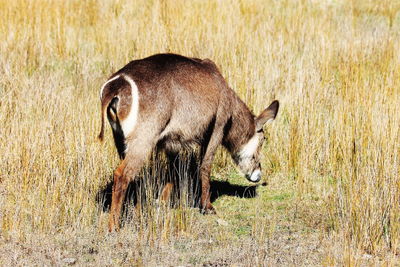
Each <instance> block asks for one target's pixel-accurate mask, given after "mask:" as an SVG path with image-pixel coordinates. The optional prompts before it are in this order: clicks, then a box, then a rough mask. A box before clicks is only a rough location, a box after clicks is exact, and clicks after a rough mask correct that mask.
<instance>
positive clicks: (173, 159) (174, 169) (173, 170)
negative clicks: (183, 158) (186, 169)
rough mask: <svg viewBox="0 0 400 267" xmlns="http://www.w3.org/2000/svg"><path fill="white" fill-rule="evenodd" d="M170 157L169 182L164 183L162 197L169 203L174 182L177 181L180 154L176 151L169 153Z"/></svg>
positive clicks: (168, 156)
mask: <svg viewBox="0 0 400 267" xmlns="http://www.w3.org/2000/svg"><path fill="white" fill-rule="evenodd" d="M167 158H168V174H167V183H166V184H165V185H164V187H163V190H162V192H161V196H160V199H161V201H163V202H164V203H168V202H169V201H170V200H171V194H172V192H173V189H174V183H176V182H177V181H176V180H177V179H176V178H177V175H178V174H179V173H178V170H179V169H178V168H179V162H180V159H179V155H178V154H176V153H173V154H169V153H168V154H167Z"/></svg>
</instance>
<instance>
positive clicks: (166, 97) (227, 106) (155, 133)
mask: <svg viewBox="0 0 400 267" xmlns="http://www.w3.org/2000/svg"><path fill="white" fill-rule="evenodd" d="M100 99H101V110H102V122H101V131H100V134H99V138H100V140H103V136H104V121H105V118H106V117H107V118H108V120H109V123H110V125H111V127H112V132H113V136H114V141H115V145H116V147H117V150H118V153H119V155H120V158H121V159H122V162H121V163H120V165H119V166H118V168H117V169H116V170H115V172H114V185H113V191H112V203H111V210H110V218H109V230H110V231H113V230H114V229H115V230H118V229H119V217H120V213H121V208H122V204H123V201H124V198H125V194H126V189H127V186H128V183H129V182H130V181H131V180H133V179H134V177H135V175H136V174H137V173H138V172H139V170H140V169H141V167H142V166H143V164H144V163H145V161H146V160H147V158H148V156H149V154H150V153H151V152H152V151H153V150H154V149H157V150H160V149H162V150H164V151H165V152H166V154H167V155H168V158H169V159H174V158H175V157H176V156H177V154H178V153H179V151H180V150H182V149H185V148H190V147H192V145H199V146H200V179H201V203H200V204H201V208H202V211H203V212H206V213H213V212H214V208H213V207H212V205H211V203H210V170H211V164H212V161H213V158H214V155H215V152H216V150H217V147H218V146H219V145H220V144H222V145H223V146H224V147H225V148H226V149H227V150H228V151H229V152H230V154H231V155H232V158H233V160H234V161H235V163H236V164H237V165H238V166H239V168H240V169H241V171H242V172H243V173H244V174H245V176H246V178H247V179H248V180H249V181H251V182H258V181H260V179H261V165H260V152H261V146H262V144H263V142H264V139H265V138H264V133H263V126H264V125H265V123H266V122H268V121H270V120H273V119H275V117H276V115H277V113H278V109H279V102H278V101H273V102H272V104H271V105H270V106H269V107H268V108H266V109H265V110H264V111H263V112H262V113H261V114H260V115H259V116H257V117H256V116H254V115H253V114H252V112H251V111H250V110H249V108H248V107H247V106H246V104H245V103H243V101H242V100H241V99H240V98H239V97H238V96H237V95H236V94H235V92H234V91H233V90H232V89H231V88H229V86H228V84H227V83H226V81H225V79H224V78H223V77H222V75H221V73H220V72H219V70H218V68H217V66H216V65H215V64H214V62H212V61H211V60H209V59H204V60H201V59H197V58H187V57H184V56H180V55H175V54H157V55H153V56H150V57H147V58H144V59H140V60H134V61H131V62H130V63H129V64H127V65H126V66H125V67H123V68H122V69H120V70H119V71H117V72H116V73H115V74H113V75H112V76H111V77H110V79H109V80H108V81H107V82H106V83H105V84H104V85H103V86H102V88H101V90H100ZM168 186H169V187H170V186H171V185H167V187H168Z"/></svg>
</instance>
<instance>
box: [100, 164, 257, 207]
mask: <svg viewBox="0 0 400 267" xmlns="http://www.w3.org/2000/svg"><path fill="white" fill-rule="evenodd" d="M189 162H190V163H189V166H190V167H189V168H188V169H186V173H185V174H184V175H182V176H183V177H184V178H183V179H180V180H177V179H174V185H175V187H174V191H173V192H174V193H173V195H174V196H173V198H172V199H175V201H172V202H173V203H172V206H174V203H182V202H180V201H177V200H178V199H179V198H181V195H182V188H183V189H184V190H186V191H185V192H186V193H185V194H184V196H185V197H187V198H188V199H187V203H188V204H189V206H191V207H197V208H198V207H200V197H201V182H200V179H199V177H198V167H197V161H196V159H193V158H191V159H189ZM162 167H163V168H168V167H167V166H162ZM148 169H151V167H148ZM154 177H155V174H154V172H153V173H152V171H151V170H150V171H144V172H142V175H141V176H138V177H136V179H135V181H133V182H130V183H129V186H128V189H127V193H126V197H125V200H124V207H126V205H127V204H128V203H129V204H131V205H132V204H133V205H135V206H136V205H137V204H138V202H140V203H142V204H143V203H145V202H146V198H149V197H151V198H158V197H159V195H160V192H161V190H162V187H163V185H164V183H165V181H154ZM152 179H153V181H152ZM109 180H110V181H111V182H109V183H108V184H107V185H106V186H105V187H104V188H102V189H100V190H99V191H98V193H97V196H96V200H97V203H98V204H99V206H100V207H101V208H102V210H103V211H104V212H106V211H108V210H109V209H110V206H111V200H112V187H113V181H112V180H113V179H112V177H110V179H109ZM160 180H162V178H161V179H160ZM149 181H150V182H149ZM149 186H150V187H151V188H152V190H151V192H152V193H150V194H149V190H147V189H148V188H149ZM210 186H211V188H210V192H211V196H210V200H211V202H215V201H216V200H217V199H218V198H219V197H222V196H235V197H239V198H254V197H256V196H257V187H258V186H259V185H252V186H242V185H235V184H231V183H229V182H228V181H218V180H214V181H211V184H210ZM146 188H147V189H146Z"/></svg>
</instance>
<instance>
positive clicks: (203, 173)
mask: <svg viewBox="0 0 400 267" xmlns="http://www.w3.org/2000/svg"><path fill="white" fill-rule="evenodd" d="M209 161H210V160H207V161H206V162H204V161H203V163H202V165H201V167H200V179H201V212H202V213H205V214H215V213H216V212H215V209H214V207H213V206H212V205H211V201H210V197H211V192H210V173H211V163H212V158H211V162H209Z"/></svg>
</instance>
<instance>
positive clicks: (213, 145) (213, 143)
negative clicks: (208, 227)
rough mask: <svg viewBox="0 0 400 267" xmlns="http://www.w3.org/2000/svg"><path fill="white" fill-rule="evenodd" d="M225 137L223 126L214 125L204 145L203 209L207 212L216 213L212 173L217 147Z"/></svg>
mask: <svg viewBox="0 0 400 267" xmlns="http://www.w3.org/2000/svg"><path fill="white" fill-rule="evenodd" d="M222 137H223V126H222V125H219V124H218V121H217V122H216V123H215V125H214V131H213V133H212V134H211V136H210V139H209V141H208V143H207V145H206V146H203V147H202V160H201V166H200V179H201V211H202V212H203V213H206V214H215V213H216V212H215V210H214V207H213V206H212V205H211V201H210V197H211V192H210V173H211V166H212V162H213V160H214V155H215V152H216V150H217V147H218V146H219V145H220V144H221V140H222Z"/></svg>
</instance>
